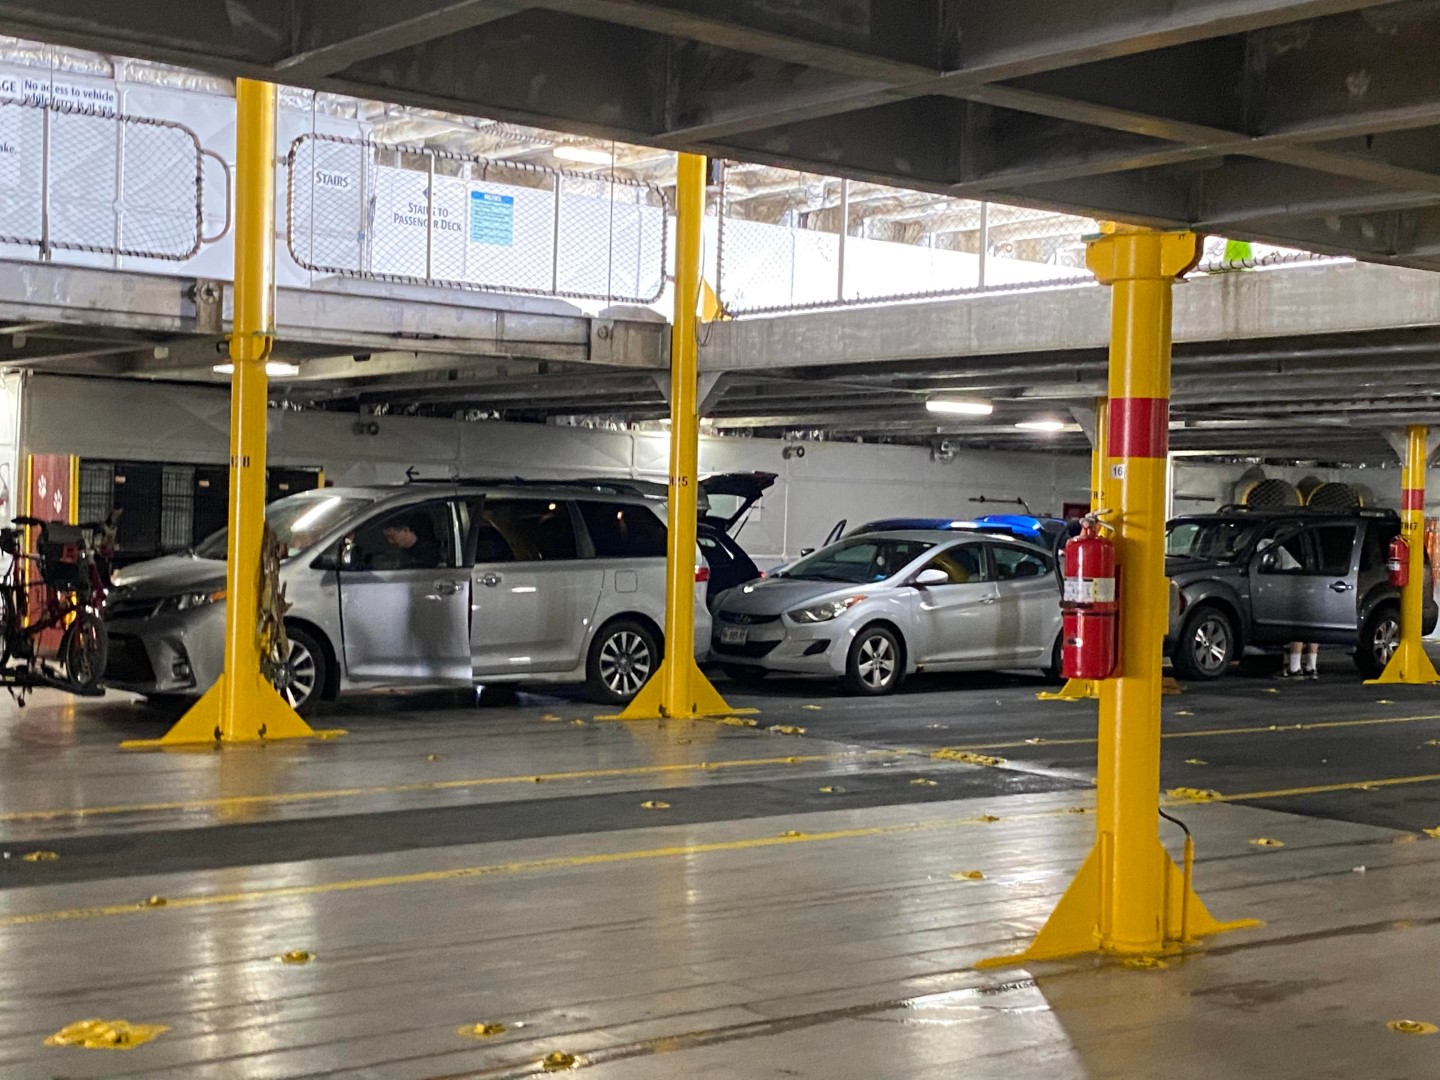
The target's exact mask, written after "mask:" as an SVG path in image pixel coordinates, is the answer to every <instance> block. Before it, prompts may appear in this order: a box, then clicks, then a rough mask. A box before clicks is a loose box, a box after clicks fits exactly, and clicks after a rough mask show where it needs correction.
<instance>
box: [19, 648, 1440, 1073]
mask: <svg viewBox="0 0 1440 1080" xmlns="http://www.w3.org/2000/svg"><path fill="white" fill-rule="evenodd" d="M721 685H722V689H724V690H725V692H726V693H727V695H729V696H730V699H731V702H732V704H735V705H737V706H742V705H749V706H754V707H758V708H759V709H761V710H762V711H761V713H760V715H759V716H758V718H757V720H758V724H759V725H760V726H759V727H757V728H754V729H750V728H743V727H733V726H724V725H717V724H710V723H669V724H657V723H642V724H617V723H610V722H596V721H595V720H594V714H595V712H596V711H597V710H595V709H593V708H592V707H590V706H588V705H586V704H585V703H583V702H580V701H578V700H576V699H573V698H567V697H544V698H539V697H536V698H531V697H522V698H521V699H520V701H519V703H518V704H516V705H514V706H510V707H503V708H491V707H474V706H472V705H470V704H468V703H466V702H463V701H460V700H459V699H457V698H455V697H454V696H450V695H428V696H409V697H406V696H399V695H386V696H379V697H363V698H354V699H350V700H349V701H347V702H345V703H342V704H340V705H337V706H334V707H332V708H331V709H330V710H328V712H327V713H326V715H325V718H324V723H325V725H326V726H340V727H344V728H347V729H348V730H349V732H350V734H349V735H347V736H346V737H345V738H343V739H339V740H335V741H328V742H314V743H291V744H276V745H270V746H264V747H245V748H235V749H230V750H227V751H225V752H224V753H218V754H217V753H213V752H199V753H123V752H121V751H119V750H118V749H117V743H118V742H119V740H120V739H122V738H136V737H146V736H149V735H157V734H159V733H161V732H162V731H163V730H164V729H165V726H166V725H167V723H168V722H169V720H170V719H171V718H172V715H167V714H164V713H161V712H158V711H156V710H155V709H153V708H151V707H149V706H147V705H145V704H143V703H140V702H136V701H131V700H129V699H124V698H120V697H112V698H109V699H106V700H103V701H100V702H83V703H73V702H69V701H65V700H62V699H60V698H58V697H43V696H42V697H37V698H36V699H35V700H34V701H33V702H32V704H31V705H30V706H29V707H27V708H26V709H24V710H16V709H14V708H13V707H8V706H7V707H6V708H5V709H4V710H3V713H0V978H3V979H4V985H5V986H6V987H7V990H8V992H7V993H6V994H5V996H4V998H3V1002H0V1008H3V1010H4V1012H5V1014H6V1019H7V1022H6V1023H5V1024H4V1026H3V1028H0V1076H4V1077H7V1078H9V1077H24V1078H29V1077H35V1078H46V1080H49V1078H54V1077H62V1076H63V1077H71V1078H80V1077H92V1076H94V1077H101V1076H174V1077H187V1078H190V1077H196V1078H209V1077H225V1078H230V1077H245V1078H251V1077H255V1078H260V1077H297V1076H343V1077H383V1078H429V1077H452V1076H477V1077H480V1076H483V1077H504V1076H524V1075H532V1074H534V1073H535V1072H536V1071H537V1070H538V1068H539V1067H538V1065H537V1063H538V1062H539V1061H540V1059H541V1058H542V1057H543V1056H544V1055H545V1054H548V1053H551V1052H553V1051H562V1052H565V1053H569V1054H574V1055H576V1056H578V1057H579V1059H580V1066H581V1069H582V1071H584V1072H585V1073H587V1074H590V1075H595V1076H597V1077H605V1078H615V1080H648V1078H652V1077H653V1078H660V1077H681V1076H684V1077H745V1078H748V1077H772V1076H773V1077H815V1078H819V1077H825V1078H827V1080H846V1078H856V1080H870V1078H885V1080H889V1078H900V1077H927V1078H928V1077H936V1078H938V1077H941V1076H944V1077H954V1076H957V1075H964V1076H966V1077H991V1076H995V1077H999V1076H1004V1077H1006V1078H1007V1080H1013V1078H1016V1077H1028V1076H1045V1077H1055V1078H1067V1080H1068V1078H1071V1077H1075V1078H1080V1077H1115V1078H1121V1077H1124V1078H1134V1077H1149V1076H1155V1077H1160V1076H1165V1077H1168V1078H1177V1077H1179V1078H1188V1077H1195V1078H1197V1080H1198V1078H1201V1077H1204V1078H1206V1080H1210V1078H1213V1077H1216V1076H1225V1077H1290V1076H1294V1077H1329V1076H1334V1077H1342V1076H1344V1077H1353V1076H1365V1077H1367V1080H1370V1078H1374V1080H1389V1078H1400V1077H1406V1078H1409V1077H1422V1076H1432V1075H1440V1035H1436V1036H1431V1037H1425V1036H1416V1035H1405V1034H1397V1033H1394V1032H1392V1031H1390V1030H1388V1029H1387V1028H1386V1026H1385V1025H1386V1022H1387V1021H1389V1020H1395V1019H1415V1020H1421V1021H1429V1022H1433V1023H1440V996H1437V995H1436V994H1435V992H1434V990H1433V972H1434V970H1435V969H1436V965H1437V961H1440V901H1436V900H1435V899H1434V898H1435V897H1436V896H1437V895H1440V845H1437V842H1436V841H1435V840H1433V839H1431V838H1430V837H1428V836H1427V835H1425V833H1424V832H1423V830H1425V829H1428V828H1433V827H1435V826H1437V825H1440V797H1437V796H1440V690H1435V689H1422V688H1402V687H1387V688H1383V689H1382V688H1376V687H1365V686H1361V685H1360V684H1359V680H1358V678H1356V677H1355V676H1354V674H1353V671H1352V670H1351V669H1350V668H1349V667H1348V666H1347V664H1346V663H1345V661H1344V660H1343V659H1339V660H1336V661H1334V662H1332V663H1328V664H1327V665H1326V667H1325V669H1324V677H1323V678H1322V680H1321V681H1319V682H1316V683H1298V684H1295V683H1288V682H1286V683H1279V682H1276V681H1274V680H1271V679H1268V678H1243V677H1235V678H1231V679H1227V680H1225V681H1222V682H1221V683H1219V684H1215V685H1213V686H1208V687H1206V688H1204V689H1199V690H1197V689H1193V688H1192V689H1191V690H1190V691H1189V692H1187V693H1186V694H1185V695H1183V696H1181V697H1176V698H1167V699H1166V700H1165V705H1164V712H1165V735H1166V737H1165V741H1164V750H1163V753H1164V766H1163V776H1162V782H1163V786H1164V787H1166V788H1178V787H1193V788H1204V789H1208V790H1211V791H1213V792H1216V793H1218V795H1219V799H1218V800H1216V801H1213V802H1208V803H1205V804H1189V803H1180V804H1179V805H1177V806H1176V807H1174V808H1173V809H1172V812H1173V813H1176V814H1177V815H1179V816H1180V817H1182V818H1183V819H1184V820H1185V821H1186V823H1187V824H1189V825H1190V826H1191V828H1192V829H1193V830H1194V831H1195V834H1196V838H1197V846H1198V864H1197V871H1196V876H1197V885H1198V887H1199V890H1200V892H1201V894H1202V896H1203V897H1204V898H1205V899H1206V901H1207V902H1208V903H1209V905H1210V907H1211V910H1212V911H1213V912H1214V913H1215V914H1216V915H1217V916H1219V917H1221V918H1235V917H1245V916H1248V917H1256V918H1260V919H1263V920H1265V922H1266V924H1267V925H1266V926H1265V927H1264V928H1263V929H1258V930H1249V931H1242V932H1237V933H1234V934H1231V935H1227V936H1224V937H1220V938H1216V939H1213V940H1212V941H1211V942H1210V943H1209V945H1208V947H1206V948H1205V949H1204V950H1203V951H1201V952H1200V953H1198V954H1196V955H1194V956H1191V957H1189V958H1183V959H1177V960H1174V961H1172V962H1171V966H1169V967H1168V968H1164V969H1158V968H1157V969H1147V970H1132V969H1128V968H1124V967H1121V966H1118V965H1114V964H1101V965H1097V964H1095V963H1093V962H1088V961H1087V962H1081V963H1074V964H1068V965H1060V966H1057V965H1048V966H1045V967H1044V968H1038V967H1037V968H1036V969H1034V970H1027V969H1024V968H1019V969H1009V970H1003V971H993V972H986V973H977V972H976V971H975V970H973V968H972V965H973V964H974V963H975V961H977V960H979V959H981V958H982V957H985V956H990V955H995V954H1001V953H1008V952H1013V951H1015V950H1016V949H1017V948H1019V947H1022V946H1023V944H1024V941H1025V940H1026V939H1027V938H1028V936H1029V935H1030V934H1032V933H1033V932H1034V930H1035V929H1036V928H1037V927H1038V926H1039V925H1040V923H1041V922H1043V920H1044V918H1045V916H1046V915H1047V914H1048V913H1049V911H1050V910H1051V909H1052V908H1053V907H1054V905H1055V902H1056V900H1057V899H1058V897H1059V894H1060V892H1061V891H1062V890H1063V889H1064V887H1065V885H1066V884H1067V883H1068V881H1069V879H1070V877H1071V876H1072V875H1073V874H1074V872H1075V869H1076V868H1077V866H1078V864H1079V862H1080V860H1081V859H1082V858H1083V857H1084V855H1085V853H1086V851H1087V850H1088V847H1089V845H1090V843H1091V841H1092V839H1093V830H1094V817H1093V815H1092V814H1089V813H1085V812H1083V811H1084V810H1087V809H1088V808H1090V807H1092V806H1093V790H1092V787H1091V783H1090V781H1091V777H1092V776H1093V775H1094V766H1095V744H1094V736H1095V709H1094V706H1093V704H1067V703H1041V702H1037V701H1036V700H1035V697H1034V694H1035V691H1036V690H1037V689H1040V688H1041V687H1040V686H1039V684H1038V683H1037V682H1036V681H1034V680H1031V679H1028V678H1025V677H1020V676H1016V677H1005V676H984V677H978V676H977V677H948V678H941V677H935V678H930V679H922V680H916V681H915V682H913V683H912V684H911V686H910V687H908V688H907V690H906V692H904V693H902V694H900V695H898V696H896V697H894V698H890V699H885V700H881V701H868V700H867V701H861V700H857V699H852V698H846V697H842V696H839V695H838V693H837V692H836V691H835V690H834V689H833V688H832V687H830V686H828V685H826V684H823V683H809V682H801V681H781V682H775V683H767V684H765V685H764V686H762V687H760V688H758V689H747V690H744V691H740V690H739V688H737V687H733V686H727V685H724V684H721ZM771 725H788V726H796V727H803V728H804V729H805V732H804V734H799V735H797V734H778V733H772V732H770V731H767V730H766V728H767V727H769V726H771ZM942 747H951V748H956V747H958V748H964V749H969V750H972V751H974V752H976V753H981V754H984V755H987V756H991V757H998V758H1002V759H1004V760H1003V764H1000V765H997V766H981V765H973V764H965V763H961V762H956V761H950V760H940V759H936V758H933V757H931V756H930V755H931V754H932V752H933V751H934V750H936V749H938V748H942ZM645 803H666V804H668V806H665V807H657V808H647V807H646V806H645V805H644V804H645ZM1260 837H1266V838H1270V839H1275V840H1280V841H1282V842H1283V846H1281V847H1258V846H1256V845H1254V844H1252V843H1251V841H1252V840H1254V839H1257V838H1260ZM1167 839H1168V838H1167ZM34 852H53V853H54V854H55V855H56V856H58V857H57V858H54V859H48V858H47V859H43V860H40V861H27V860H25V859H24V856H25V855H26V854H30V853H34ZM972 870H978V871H981V872H982V873H983V875H984V877H983V879H981V880H969V879H966V878H963V877H956V876H955V875H957V874H961V873H962V872H965V871H972ZM148 898H159V899H163V900H164V903H163V904H160V903H155V904H153V905H151V904H147V903H146V901H147V899H148ZM289 950H304V951H306V952H309V953H311V954H313V959H311V960H310V961H309V962H308V963H303V964H286V963H283V962H281V961H280V960H279V959H277V958H278V957H279V956H280V954H282V953H285V952H287V951H289ZM90 1017H100V1018H105V1019H115V1018H121V1017H123V1018H124V1019H127V1020H130V1021H132V1022H146V1023H159V1024H165V1025H168V1026H169V1030H168V1031H167V1032H165V1033H164V1034H162V1035H161V1036H159V1037H158V1038H157V1039H156V1040H155V1041H153V1042H150V1043H148V1044H146V1045H144V1046H141V1047H138V1048H136V1049H133V1050H130V1051H126V1052H123V1053H122V1052H113V1051H100V1050H81V1049H74V1048H55V1047H46V1046H44V1045H43V1040H44V1038H45V1036H47V1035H49V1034H51V1033H52V1032H54V1031H56V1030H58V1029H59V1028H60V1027H62V1026H63V1025H65V1024H67V1023H70V1022H72V1021H75V1020H81V1019H86V1018H90ZM477 1022H498V1023H503V1024H505V1025H506V1026H507V1030H506V1031H505V1032H504V1033H503V1034H499V1035H496V1036H492V1037H490V1038H486V1039H483V1040H477V1039H474V1038H471V1037H467V1036H465V1035H462V1034H459V1033H457V1029H458V1028H459V1027H461V1026H462V1025H470V1024H475V1023H477Z"/></svg>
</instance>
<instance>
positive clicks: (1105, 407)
mask: <svg viewBox="0 0 1440 1080" xmlns="http://www.w3.org/2000/svg"><path fill="white" fill-rule="evenodd" d="M1109 440H1110V402H1109V399H1107V398H1096V399H1095V434H1094V445H1093V446H1091V447H1090V510H1091V511H1092V512H1094V511H1096V510H1100V509H1103V505H1102V504H1103V502H1104V498H1105V466H1106V457H1105V452H1106V444H1107V443H1108V442H1109ZM1035 696H1036V697H1037V698H1039V699H1040V700H1041V701H1094V700H1095V699H1096V698H1098V697H1099V696H1100V683H1099V681H1097V680H1095V679H1066V680H1065V685H1064V686H1062V687H1061V688H1060V689H1059V690H1042V691H1040V693H1038V694H1036V695H1035Z"/></svg>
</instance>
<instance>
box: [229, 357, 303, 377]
mask: <svg viewBox="0 0 1440 1080" xmlns="http://www.w3.org/2000/svg"><path fill="white" fill-rule="evenodd" d="M210 370H211V371H213V372H215V374H216V375H234V374H235V365H234V364H216V365H215V366H214V367H213V368H211V369H210ZM265 374H266V375H269V376H270V377H271V378H272V379H283V378H285V377H286V376H288V375H299V374H300V365H299V364H287V363H286V362H285V361H284V360H266V361H265Z"/></svg>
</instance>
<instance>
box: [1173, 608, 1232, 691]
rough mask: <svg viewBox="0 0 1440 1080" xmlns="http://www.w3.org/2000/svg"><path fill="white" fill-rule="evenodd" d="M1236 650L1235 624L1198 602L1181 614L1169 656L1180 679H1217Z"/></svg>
mask: <svg viewBox="0 0 1440 1080" xmlns="http://www.w3.org/2000/svg"><path fill="white" fill-rule="evenodd" d="M1238 652H1239V643H1238V642H1237V641H1236V638H1235V627H1234V625H1233V624H1232V623H1231V622H1230V618H1229V616H1227V615H1226V614H1225V613H1224V612H1223V611H1221V610H1220V609H1219V608H1217V607H1214V606H1212V605H1209V604H1201V605H1200V606H1199V607H1197V608H1196V609H1195V610H1194V611H1192V612H1190V614H1189V615H1187V616H1186V617H1185V621H1184V622H1183V623H1182V624H1181V627H1180V640H1179V643H1178V644H1177V645H1176V646H1175V651H1174V653H1173V654H1172V655H1171V657H1170V659H1171V660H1172V661H1173V662H1174V664H1175V671H1176V672H1177V673H1178V674H1179V675H1180V677H1181V678H1182V679H1190V680H1195V681H1199V680H1208V679H1218V678H1220V676H1222V675H1224V674H1225V672H1226V671H1228V670H1229V668H1230V662H1231V661H1232V660H1234V659H1235V655H1236V653H1238Z"/></svg>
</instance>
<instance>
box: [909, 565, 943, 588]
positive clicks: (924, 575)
mask: <svg viewBox="0 0 1440 1080" xmlns="http://www.w3.org/2000/svg"><path fill="white" fill-rule="evenodd" d="M911 584H912V585H914V586H915V587H916V588H919V589H927V588H929V587H930V586H931V585H949V584H950V575H949V574H947V573H945V571H944V570H938V569H936V568H935V567H933V566H932V567H930V568H929V569H928V570H921V571H920V573H918V574H916V575H915V580H914V581H913V582H911Z"/></svg>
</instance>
